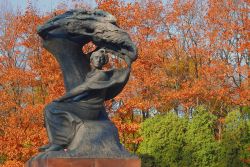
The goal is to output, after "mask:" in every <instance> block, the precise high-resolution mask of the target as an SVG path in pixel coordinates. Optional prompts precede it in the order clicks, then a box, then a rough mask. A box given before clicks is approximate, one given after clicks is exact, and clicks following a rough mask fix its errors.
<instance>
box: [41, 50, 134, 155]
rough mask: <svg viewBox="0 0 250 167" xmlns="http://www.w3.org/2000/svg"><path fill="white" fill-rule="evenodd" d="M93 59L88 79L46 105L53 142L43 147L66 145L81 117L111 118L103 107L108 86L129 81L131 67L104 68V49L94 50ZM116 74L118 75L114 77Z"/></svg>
mask: <svg viewBox="0 0 250 167" xmlns="http://www.w3.org/2000/svg"><path fill="white" fill-rule="evenodd" d="M90 60H91V64H92V66H91V67H92V70H91V71H90V72H89V73H88V74H87V76H86V79H85V82H83V83H82V84H81V85H79V86H77V87H75V88H73V89H71V90H70V91H69V92H67V93H66V94H65V95H64V96H62V97H61V98H59V99H58V100H55V101H54V102H53V103H51V104H49V105H47V107H46V109H45V113H44V115H45V122H46V129H47V132H48V136H49V140H50V142H51V143H50V144H49V145H45V146H43V147H41V148H40V151H59V150H63V149H66V148H67V146H68V145H69V143H70V142H71V141H72V138H73V137H74V135H75V132H76V131H75V129H76V127H75V126H76V124H78V123H80V122H81V121H84V120H104V119H108V116H107V113H106V112H105V108H104V101H105V99H106V94H107V89H108V88H110V87H114V86H119V84H120V85H121V84H123V83H124V82H126V80H127V79H128V76H129V72H130V69H129V67H128V68H126V69H122V70H117V69H116V70H115V69H113V70H109V71H103V70H102V67H103V65H105V64H107V63H108V55H107V53H106V51H105V49H99V50H97V51H95V52H93V53H92V55H91V57H90ZM118 74H120V75H118ZM114 75H117V77H115V78H113V76H114ZM75 108H78V109H77V110H76V109H75ZM72 129H74V130H72Z"/></svg>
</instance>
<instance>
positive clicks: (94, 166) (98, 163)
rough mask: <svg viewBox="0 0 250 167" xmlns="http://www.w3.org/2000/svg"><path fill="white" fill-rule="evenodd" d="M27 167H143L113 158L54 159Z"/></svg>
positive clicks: (28, 164)
mask: <svg viewBox="0 0 250 167" xmlns="http://www.w3.org/2000/svg"><path fill="white" fill-rule="evenodd" d="M25 167H141V161H140V160H139V159H111V158H110V159H109V158H105V159H101V158H89V159H83V158H54V159H40V160H34V161H31V162H27V163H26V164H25Z"/></svg>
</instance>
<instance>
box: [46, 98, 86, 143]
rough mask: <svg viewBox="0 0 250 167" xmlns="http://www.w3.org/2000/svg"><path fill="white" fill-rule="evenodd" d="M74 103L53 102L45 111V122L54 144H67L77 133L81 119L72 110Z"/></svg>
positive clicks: (51, 141) (50, 139)
mask: <svg viewBox="0 0 250 167" xmlns="http://www.w3.org/2000/svg"><path fill="white" fill-rule="evenodd" d="M72 107H73V106H72V104H67V103H51V104H49V105H47V106H46V108H45V111H44V116H45V124H46V129H47V133H48V137H49V141H50V143H52V144H56V145H60V146H67V145H68V144H69V143H70V142H71V140H72V138H73V137H74V135H75V132H76V130H77V129H76V128H77V124H79V123H81V122H82V121H81V119H79V118H78V117H77V116H75V115H74V114H72V113H71V112H70V108H72Z"/></svg>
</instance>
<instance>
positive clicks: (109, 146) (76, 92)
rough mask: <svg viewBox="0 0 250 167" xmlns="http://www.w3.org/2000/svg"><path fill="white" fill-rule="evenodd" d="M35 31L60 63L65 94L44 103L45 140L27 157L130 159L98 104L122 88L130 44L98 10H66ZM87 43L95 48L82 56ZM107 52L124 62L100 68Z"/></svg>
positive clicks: (131, 53)
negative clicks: (46, 134) (43, 143)
mask: <svg viewBox="0 0 250 167" xmlns="http://www.w3.org/2000/svg"><path fill="white" fill-rule="evenodd" d="M38 34H39V35H40V37H41V38H42V42H43V46H44V47H45V48H46V49H47V50H48V51H49V52H51V53H52V54H53V56H54V57H55V58H56V59H57V61H58V63H59V64H60V67H61V69H62V72H63V77H64V84H65V88H66V94H65V95H64V96H62V97H60V98H59V99H57V100H54V101H53V102H52V103H50V104H49V105H47V106H46V107H45V109H44V117H45V124H46V129H47V132H48V137H49V144H48V145H45V146H42V147H40V149H39V150H40V151H41V153H40V154H38V155H37V156H36V157H34V158H33V159H44V158H51V157H53V158H55V157H60V158H64V157H66V158H68V157H85V158H86V157H87V158H97V157H101V158H128V157H134V156H133V155H131V154H130V153H129V152H127V151H126V150H125V149H124V147H123V146H122V144H121V143H120V141H119V137H118V132H117V129H116V127H115V126H114V124H113V123H112V122H111V121H110V120H109V118H108V115H107V113H106V111H105V107H104V101H105V100H109V99H112V98H114V97H115V96H117V95H118V94H119V93H120V92H121V91H122V89H123V88H124V86H125V85H126V83H127V81H128V79H129V75H130V68H131V64H132V62H133V61H135V60H136V58H137V49H136V47H135V45H134V43H133V42H132V40H131V39H130V37H129V35H128V34H127V33H126V32H125V31H123V30H122V29H120V28H119V27H118V26H117V25H116V18H115V17H114V16H112V15H111V14H109V13H107V12H104V11H102V10H98V9H96V10H92V11H88V10H72V11H68V12H66V13H64V14H62V15H58V16H56V17H54V18H52V19H51V20H49V21H48V22H46V23H45V24H44V25H42V26H40V27H39V28H38ZM88 42H93V43H94V44H95V45H96V46H97V48H96V49H95V50H94V51H93V52H91V53H89V54H84V53H83V52H82V47H83V46H84V45H85V44H87V43H88ZM109 54H112V55H115V56H117V57H119V58H120V59H123V60H124V61H125V62H126V64H127V65H126V66H125V67H123V68H120V69H116V68H114V69H109V70H103V69H102V67H103V65H105V64H107V63H108V60H109V59H108V55H109ZM65 150H66V151H65ZM30 161H32V160H30Z"/></svg>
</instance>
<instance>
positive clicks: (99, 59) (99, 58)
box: [90, 49, 109, 70]
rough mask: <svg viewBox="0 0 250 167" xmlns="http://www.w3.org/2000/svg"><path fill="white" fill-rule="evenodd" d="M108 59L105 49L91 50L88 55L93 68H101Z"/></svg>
mask: <svg viewBox="0 0 250 167" xmlns="http://www.w3.org/2000/svg"><path fill="white" fill-rule="evenodd" d="M108 61H109V58H108V55H107V53H106V51H105V49H99V50H97V51H95V52H93V53H92V54H91V56H90V62H91V65H92V67H93V68H95V69H100V70H101V69H102V67H103V66H104V65H105V64H107V63H108Z"/></svg>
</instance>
